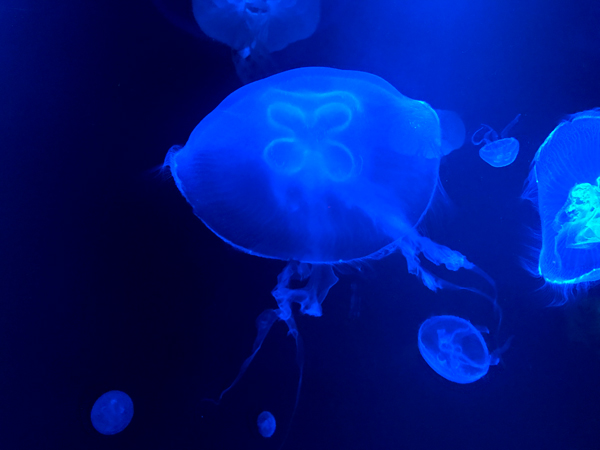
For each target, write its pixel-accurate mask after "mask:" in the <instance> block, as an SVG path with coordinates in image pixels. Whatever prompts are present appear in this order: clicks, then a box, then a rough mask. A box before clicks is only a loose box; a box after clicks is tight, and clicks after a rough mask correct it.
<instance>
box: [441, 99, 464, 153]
mask: <svg viewBox="0 0 600 450" xmlns="http://www.w3.org/2000/svg"><path fill="white" fill-rule="evenodd" d="M435 112H436V114H437V116H438V118H439V119H440V128H441V130H442V153H443V154H444V155H447V154H448V153H450V152H452V151H453V150H456V149H459V148H461V147H462V146H463V144H464V143H465V136H466V129H465V124H464V122H463V121H462V119H461V118H460V116H459V115H458V114H457V113H455V112H454V111H446V110H443V109H436V110H435Z"/></svg>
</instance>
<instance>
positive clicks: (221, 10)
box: [192, 0, 320, 75]
mask: <svg viewBox="0 0 600 450" xmlns="http://www.w3.org/2000/svg"><path fill="white" fill-rule="evenodd" d="M192 7H193V13H194V17H195V18H196V21H197V22H198V25H199V26H200V28H201V29H202V31H203V32H204V33H206V35H207V36H209V37H211V38H213V39H215V40H217V41H219V42H222V43H224V44H227V45H228V46H229V47H231V48H232V49H233V50H234V51H235V52H236V55H235V57H234V62H235V63H236V66H237V69H238V73H240V75H243V74H244V71H247V70H248V66H249V65H250V64H253V63H256V60H259V61H260V60H263V61H267V62H263V64H267V63H268V57H267V55H268V54H269V53H271V52H275V51H278V50H282V49H284V48H285V47H287V46H288V45H289V44H291V43H292V42H296V41H299V40H302V39H306V38H308V37H310V36H311V35H312V34H313V33H314V31H315V29H316V28H317V24H318V23H319V15H320V1H319V0H193V1H192ZM259 64H260V62H259Z"/></svg>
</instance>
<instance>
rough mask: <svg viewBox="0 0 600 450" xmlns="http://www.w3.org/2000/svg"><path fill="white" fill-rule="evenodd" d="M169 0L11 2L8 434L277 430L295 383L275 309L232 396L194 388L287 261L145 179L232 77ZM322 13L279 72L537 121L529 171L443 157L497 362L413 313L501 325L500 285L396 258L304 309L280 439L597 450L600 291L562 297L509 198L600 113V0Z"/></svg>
mask: <svg viewBox="0 0 600 450" xmlns="http://www.w3.org/2000/svg"><path fill="white" fill-rule="evenodd" d="M157 1H158V0H157ZM174 2H175V0H161V2H160V3H161V8H162V11H163V12H162V13H161V12H159V9H158V8H156V7H155V5H154V4H153V3H152V2H151V1H150V0H148V1H141V0H129V1H124V0H104V1H75V0H60V1H59V0H37V1H34V0H3V1H2V4H1V5H0V138H1V140H0V142H1V144H2V155H3V164H2V165H1V166H0V214H1V217H2V221H1V222H0V223H1V225H0V227H1V228H0V230H1V234H0V236H1V237H0V246H1V247H0V255H2V257H1V258H0V280H1V281H2V282H1V286H2V290H1V297H0V448H2V449H9V450H13V449H83V448H85V449H131V448H136V449H149V450H152V449H161V450H164V449H178V450H179V449H236V450H237V449H242V448H243V449H255V448H256V449H258V448H261V449H262V448H265V449H275V448H278V446H279V444H280V443H281V438H282V435H283V434H284V432H285V427H286V423H287V421H288V420H289V417H290V413H291V409H292V405H293V401H294V395H295V388H296V382H297V367H296V366H295V359H294V358H295V356H294V344H293V340H292V339H291V338H289V337H286V329H285V326H284V325H283V324H276V325H275V327H274V328H273V330H272V332H271V334H270V335H269V337H268V339H267V341H266V342H265V345H264V348H263V350H262V351H261V353H260V354H259V355H258V357H257V358H256V360H255V362H254V363H253V365H252V366H251V369H250V370H249V371H248V373H247V375H246V377H245V378H244V379H243V380H242V382H240V384H239V385H238V386H237V387H236V388H235V389H234V390H232V391H231V392H230V393H229V394H228V395H227V396H226V397H225V399H224V401H223V403H222V404H221V406H219V407H218V408H217V407H214V406H212V405H210V404H208V403H202V402H201V401H200V400H201V399H202V398H203V397H215V396H217V395H218V393H219V392H220V391H221V389H223V388H224V387H225V386H226V385H227V384H228V383H229V382H230V381H231V380H232V379H233V377H234V376H235V373H236V371H237V369H238V367H239V364H240V363H241V362H242V361H243V359H244V358H245V357H246V356H247V355H248V352H249V350H250V347H251V343H252V340H253V339H254V333H255V328H254V319H255V318H256V316H257V315H258V314H259V313H260V312H261V311H262V310H263V309H264V308H266V307H272V306H273V305H274V301H273V299H272V298H271V297H270V294H269V293H270V290H271V289H272V287H273V286H274V284H275V281H276V276H277V274H278V273H279V271H280V270H281V268H282V267H283V263H281V262H278V261H269V260H259V259H256V258H254V257H252V256H248V255H244V254H241V253H239V252H236V251H234V250H232V249H230V248H228V247H227V246H226V245H225V244H224V243H222V242H221V241H220V240H219V239H218V238H216V237H215V236H213V235H212V234H211V233H210V231H208V230H207V229H206V228H205V227H204V226H203V225H202V223H201V222H200V221H199V220H198V219H197V218H195V217H194V215H193V214H192V212H191V209H190V207H189V206H188V205H187V204H186V202H185V200H184V199H183V198H182V197H181V195H180V194H179V192H178V191H177V189H176V188H175V186H174V184H173V183H172V181H171V180H168V179H167V180H164V179H162V178H160V177H156V176H155V175H154V174H153V172H152V168H153V167H155V166H156V165H158V164H161V162H162V159H163V157H164V155H165V154H166V151H167V150H168V148H169V147H170V146H171V145H173V144H183V143H184V142H185V141H186V139H187V136H188V135H189V133H190V132H191V130H192V129H193V128H194V126H195V125H196V124H197V123H198V122H199V121H200V120H201V119H202V118H203V117H204V116H205V115H206V114H207V113H208V112H210V111H211V110H212V109H213V108H214V107H215V106H216V105H217V104H218V103H219V102H220V101H221V100H222V99H223V98H224V97H225V96H226V95H228V94H229V93H231V92H232V91H233V90H235V89H236V88H238V87H239V86H240V85H241V83H240V81H239V79H238V77H237V76H236V73H235V70H234V67H233V65H232V62H231V52H230V50H229V49H228V48H226V47H225V46H223V45H221V44H219V43H216V42H211V41H210V40H209V39H206V38H205V39H202V38H198V37H197V36H194V35H193V34H190V33H187V32H185V31H183V30H182V28H181V26H184V27H185V26H189V25H190V24H191V25H192V26H193V21H191V16H190V15H189V14H187V15H186V14H185V10H186V8H185V4H184V3H185V2H182V1H180V0H177V1H176V2H175V3H174ZM575 3H576V4H575ZM182 5H183V7H182ZM167 16H169V18H168V17H167ZM322 16H323V17H322V22H321V27H320V28H319V29H318V30H317V32H316V33H315V34H314V35H313V36H312V37H311V38H309V39H307V40H305V41H302V42H298V43H295V44H293V45H290V46H289V47H288V48H287V49H285V50H283V51H282V52H280V53H278V54H274V55H272V56H273V62H274V64H275V66H276V67H277V69H278V70H285V69H288V68H293V67H299V66H306V65H329V66H332V67H338V68H346V69H359V70H367V71H370V72H373V73H375V74H377V75H380V76H382V77H384V78H385V79H387V80H388V81H389V82H391V83H392V84H393V85H394V86H396V87H397V88H398V90H400V91H401V92H402V93H404V94H405V95H407V96H409V97H413V98H417V99H422V100H425V101H427V102H429V103H430V104H431V105H432V106H434V107H436V108H442V109H451V110H455V111H457V112H459V113H460V114H461V116H462V117H463V119H464V121H465V123H466V126H467V130H468V133H472V132H473V131H474V130H475V129H476V128H477V127H478V126H479V124H480V122H485V123H488V124H490V125H491V126H493V127H495V128H496V129H498V130H500V129H502V128H503V127H504V125H505V124H506V123H508V122H509V121H510V120H512V118H513V117H514V116H515V115H516V114H517V113H521V114H522V117H521V121H520V122H519V124H518V125H517V126H516V127H515V128H514V130H513V132H514V135H515V137H517V138H518V139H519V140H520V142H521V154H520V155H519V157H518V158H517V160H516V162H515V163H514V164H513V165H511V166H509V167H507V168H504V169H495V168H492V167H490V166H488V165H487V164H486V163H484V162H483V161H481V160H480V159H479V156H478V153H477V150H476V148H475V147H473V146H471V145H470V144H467V145H465V146H464V147H463V148H462V149H461V150H458V151H456V152H454V153H453V154H451V155H450V156H449V157H448V158H446V160H445V161H444V162H443V165H442V169H441V179H442V184H443V186H444V188H445V189H446V191H447V193H448V195H449V197H450V199H451V201H452V205H451V206H449V207H448V205H444V204H443V203H442V202H439V203H436V205H435V207H434V208H433V209H432V211H431V214H430V215H429V216H428V217H427V220H426V223H425V224H424V227H425V228H426V231H427V233H428V235H429V236H431V237H432V238H433V239H434V240H436V241H438V242H441V243H443V244H445V245H448V246H450V247H452V248H455V249H457V250H459V251H461V252H463V253H464V254H466V255H468V257H469V258H470V259H471V260H472V261H474V262H476V263H477V264H478V265H479V266H480V267H482V268H483V269H484V270H486V271H487V272H488V273H489V274H490V275H491V276H492V277H493V278H494V279H495V280H496V282H497V284H498V288H499V303H500V305H501V306H502V308H503V310H504V323H503V326H502V328H501V330H500V332H499V333H497V334H496V335H495V337H494V339H492V340H491V342H490V345H491V346H492V347H493V346H494V345H496V343H495V342H493V341H497V343H502V342H503V341H504V340H505V339H506V338H508V336H510V335H514V339H513V342H512V347H511V348H510V350H509V351H507V352H506V353H505V354H504V358H503V364H502V365H500V366H498V367H492V368H491V370H490V373H489V374H488V375H487V376H486V377H485V378H484V379H482V380H480V381H478V382H476V383H474V384H472V385H466V386H459V385H456V384H452V383H450V382H447V381H445V380H444V379H442V378H440V377H439V376H438V375H437V374H435V373H434V372H433V371H432V370H431V369H430V368H429V367H428V366H427V365H426V363H425V362H424V361H423V359H422V358H421V356H420V354H419V352H418V349H417V345H416V336H417V330H418V328H419V325H420V324H421V322H422V321H423V320H425V319H426V318H428V317H430V316H431V315H434V314H456V315H460V316H462V317H465V318H468V319H470V320H471V321H472V322H473V323H477V324H481V325H486V326H488V327H490V328H493V327H494V324H495V319H494V316H493V314H492V310H491V307H490V305H489V303H487V302H486V301H485V300H481V299H480V298H477V297H476V296H472V295H470V294H468V293H467V294H465V293H460V292H441V293H437V294H433V293H431V292H429V291H427V289H425V288H424V287H423V286H422V285H421V284H420V283H419V281H418V280H417V279H416V278H415V277H413V276H411V275H408V274H407V273H406V265H405V262H404V260H403V258H402V256H401V255H392V256H391V257H389V258H387V259H384V260H382V261H378V262H375V263H373V264H371V265H370V266H369V267H366V268H365V270H364V272H363V273H362V274H348V275H342V276H341V279H340V282H339V283H338V285H337V286H335V288H334V289H332V291H331V293H330V295H329V297H328V298H327V300H326V302H325V303H324V305H323V309H324V315H323V317H321V318H312V317H298V327H299V329H300V330H301V332H302V335H303V337H304V341H305V346H306V367H305V379H304V387H303V391H302V395H301V399H300V404H299V407H298V411H297V415H296V418H295V420H294V423H293V426H292V428H291V432H290V434H289V437H288V441H287V444H286V447H285V448H286V449H290V450H292V449H307V448H310V449H313V450H320V449H332V448H336V449H337V448H339V449H342V448H343V449H348V450H350V449H390V448H402V449H427V450H431V449H436V450H437V449H477V450H479V449H483V448H485V449H532V448H533V449H577V450H580V449H597V448H599V445H600V444H599V443H600V382H599V381H598V380H599V379H600V378H599V377H600V306H599V305H600V303H598V301H597V300H595V299H593V296H594V291H593V290H592V291H591V292H590V296H591V297H590V299H582V300H580V301H579V303H576V304H572V305H568V306H566V307H560V308H547V307H546V305H547V304H548V303H549V301H550V300H551V296H549V295H548V293H547V292H544V291H543V290H542V291H539V290H537V289H538V288H539V287H540V286H541V282H540V281H539V280H536V279H533V278H531V277H529V275H528V274H527V273H526V272H525V271H523V270H522V269H521V267H520V265H519V258H520V257H522V256H526V255H527V253H528V252H527V248H526V245H527V243H530V240H529V238H528V236H529V234H528V227H535V226H536V215H535V213H534V211H533V209H532V208H531V206H530V205H528V204H526V203H523V202H522V201H520V200H519V195H520V192H521V189H522V185H523V182H524V180H525V178H526V176H527V173H528V168H529V164H530V162H531V159H532V157H533V155H534V154H535V151H536V149H537V148H538V146H539V145H540V144H541V143H542V142H543V140H544V138H545V137H546V136H547V135H548V133H549V132H550V131H551V130H552V129H553V128H554V127H555V126H556V124H557V123H558V122H559V121H560V120H561V118H562V117H564V115H565V114H569V113H574V112H577V111H581V110H584V109H588V108H592V107H597V106H600V89H599V83H598V80H599V73H600V72H599V68H600V3H598V2H597V1H593V0H588V1H579V2H572V1H571V0H553V1H552V0H537V1H534V0H502V1H501V0H495V1H487V2H480V1H475V0H468V1H467V0H457V1H454V2H449V1H442V0H423V1H419V2H414V1H411V2H409V1H392V0H379V1H373V2H359V1H354V0H352V1H349V2H342V1H339V0H323V14H322ZM173 21H175V22H178V23H179V24H180V27H177V26H175V25H174V24H173ZM353 283H354V285H355V286H356V293H357V298H358V299H359V301H358V302H354V304H355V307H354V309H351V303H352V302H351V301H350V299H351V297H352V292H353V290H352V287H351V285H352V284H353ZM596 295H598V294H596ZM357 305H358V306H357ZM357 313H359V314H358V317H356V316H357ZM111 389H120V390H124V391H125V392H127V393H128V394H129V395H130V396H131V398H132V399H133V401H134V405H135V415H134V418H133V421H132V423H131V425H130V426H129V428H127V429H126V430H125V431H124V432H122V433H121V434H119V435H116V436H113V437H111V438H108V437H103V436H100V435H99V434H98V433H96V432H95V431H94V430H93V429H92V427H91V425H90V424H89V411H90V408H91V405H92V403H93V401H94V400H95V399H96V398H97V397H98V396H99V395H100V394H102V393H103V392H105V391H107V390H111ZM264 409H267V410H270V411H271V412H273V414H274V415H275V416H276V418H277V419H278V421H279V429H278V431H277V432H276V434H275V435H274V437H273V438H272V439H271V440H268V441H267V440H265V439H263V438H261V437H260V436H259V435H258V432H257V431H256V427H255V420H256V417H257V415H258V413H259V412H260V411H262V410H264Z"/></svg>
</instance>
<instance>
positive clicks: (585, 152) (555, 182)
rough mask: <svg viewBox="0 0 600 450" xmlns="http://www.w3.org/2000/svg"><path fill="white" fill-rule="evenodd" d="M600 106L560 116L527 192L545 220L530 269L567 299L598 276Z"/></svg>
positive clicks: (540, 151) (536, 161) (535, 162)
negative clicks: (534, 261) (598, 108)
mask: <svg viewBox="0 0 600 450" xmlns="http://www.w3.org/2000/svg"><path fill="white" fill-rule="evenodd" d="M598 149H600V111H599V110H590V111H583V112H580V113H577V114H574V115H572V116H569V117H568V118H567V119H566V120H564V121H563V122H561V123H560V124H559V125H558V126H557V127H556V128H555V129H554V130H553V131H552V133H550V135H549V136H548V137H547V138H546V140H545V141H544V143H543V144H542V145H541V146H540V148H539V149H538V151H537V153H536V155H535V157H534V160H533V162H532V166H531V170H530V173H529V177H528V179H527V183H526V187H525V190H524V192H523V198H525V199H528V200H531V201H532V202H533V203H534V205H535V206H536V207H537V210H538V213H539V216H540V221H541V239H540V240H539V244H538V250H539V255H537V261H536V264H535V266H534V268H533V270H532V272H533V274H534V275H536V276H540V277H543V279H544V281H545V282H546V283H547V285H549V286H553V287H555V288H558V291H560V292H561V295H558V296H557V298H556V300H555V303H557V304H561V303H564V302H566V301H567V300H568V299H569V298H570V297H571V296H572V295H573V294H575V293H576V292H582V291H585V290H587V288H588V287H589V286H590V285H591V284H593V283H595V282H597V281H598V280H599V279H600V151H598Z"/></svg>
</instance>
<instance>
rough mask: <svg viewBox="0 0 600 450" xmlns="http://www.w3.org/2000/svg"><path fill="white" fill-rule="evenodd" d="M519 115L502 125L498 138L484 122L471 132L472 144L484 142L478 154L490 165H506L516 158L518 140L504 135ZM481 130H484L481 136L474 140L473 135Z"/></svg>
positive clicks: (517, 119)
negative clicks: (504, 125)
mask: <svg viewBox="0 0 600 450" xmlns="http://www.w3.org/2000/svg"><path fill="white" fill-rule="evenodd" d="M519 117H521V114H517V117H515V118H514V119H513V120H512V121H511V122H510V123H509V124H508V125H506V127H504V130H502V132H501V133H500V139H498V133H496V132H495V131H494V129H493V128H492V127H490V126H489V125H486V124H481V128H479V129H478V130H477V131H476V132H475V133H473V136H472V137H471V142H472V143H473V145H480V144H481V143H483V142H485V145H484V146H483V147H481V148H480V149H479V156H480V157H481V159H483V160H484V161H485V162H486V163H488V164H489V165H490V166H492V167H506V166H508V165H510V164H512V163H513V162H514V160H515V159H517V155H518V154H519V141H517V140H516V139H515V138H512V137H511V138H509V137H506V136H507V135H508V132H509V131H510V130H511V129H512V127H514V126H515V124H516V123H517V122H518V121H519ZM486 128H487V131H485V129H486ZM481 131H485V133H484V135H483V137H482V138H481V139H479V140H476V138H475V136H477V135H478V134H479V133H480V132H481Z"/></svg>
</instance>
